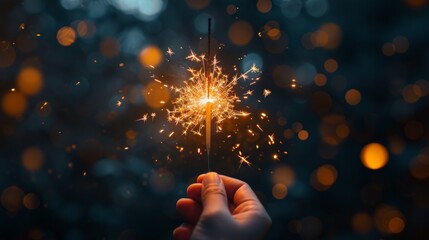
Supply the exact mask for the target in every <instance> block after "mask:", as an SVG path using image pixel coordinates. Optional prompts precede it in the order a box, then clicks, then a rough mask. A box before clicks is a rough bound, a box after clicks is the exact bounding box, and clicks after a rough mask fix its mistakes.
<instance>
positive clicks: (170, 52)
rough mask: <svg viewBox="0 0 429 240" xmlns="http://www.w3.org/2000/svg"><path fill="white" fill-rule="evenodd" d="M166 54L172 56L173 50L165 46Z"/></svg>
mask: <svg viewBox="0 0 429 240" xmlns="http://www.w3.org/2000/svg"><path fill="white" fill-rule="evenodd" d="M166 54H167V55H168V56H170V57H171V56H172V55H174V54H175V53H174V52H173V50H171V48H167V52H166Z"/></svg>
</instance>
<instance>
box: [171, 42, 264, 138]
mask: <svg viewBox="0 0 429 240" xmlns="http://www.w3.org/2000/svg"><path fill="white" fill-rule="evenodd" d="M186 59H188V60H190V61H194V62H201V63H202V67H201V68H200V69H194V68H188V69H187V71H188V72H189V74H190V77H189V78H188V79H186V80H184V81H183V86H182V87H178V88H175V92H176V93H177V94H178V97H177V98H176V99H175V100H173V105H174V107H173V109H169V110H167V112H168V120H169V121H170V122H174V123H175V124H176V125H181V126H182V127H183V129H184V133H188V132H193V133H195V134H197V135H199V133H201V130H202V128H203V127H204V126H205V120H206V106H207V103H210V104H211V120H214V121H215V123H216V125H217V126H219V125H220V124H221V123H222V122H223V121H224V120H226V119H235V118H238V117H246V116H248V115H249V113H247V112H244V111H238V110H236V109H235V105H236V103H237V102H240V101H241V100H240V98H239V97H238V96H237V95H236V94H235V91H234V90H235V86H236V85H237V84H238V81H239V80H240V79H243V80H245V78H248V76H247V73H249V72H253V71H258V70H259V69H258V68H257V67H255V66H252V68H251V69H250V70H248V71H247V72H245V73H243V74H241V75H240V77H237V76H234V77H232V78H230V77H229V76H228V75H226V74H224V73H223V72H222V68H221V67H219V66H218V65H217V64H218V63H219V61H218V60H217V59H216V57H215V58H214V60H213V65H212V71H211V72H210V73H209V74H210V77H211V83H210V89H209V91H210V94H207V83H206V71H207V70H206V68H205V64H204V63H205V61H206V59H205V56H204V55H202V56H197V55H196V54H195V53H194V52H193V51H192V50H191V53H190V54H189V55H188V56H187V57H186ZM248 93H249V92H248ZM250 93H251V92H250ZM208 96H209V97H208ZM217 129H219V128H217Z"/></svg>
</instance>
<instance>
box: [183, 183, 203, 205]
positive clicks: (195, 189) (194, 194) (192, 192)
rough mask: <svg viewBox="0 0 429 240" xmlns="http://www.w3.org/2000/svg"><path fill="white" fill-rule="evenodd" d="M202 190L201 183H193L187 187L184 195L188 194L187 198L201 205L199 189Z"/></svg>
mask: <svg viewBox="0 0 429 240" xmlns="http://www.w3.org/2000/svg"><path fill="white" fill-rule="evenodd" d="M202 188H203V184H201V183H193V184H191V185H189V187H188V189H187V190H186V193H187V194H188V198H190V199H192V200H194V201H196V202H198V203H201V189H202Z"/></svg>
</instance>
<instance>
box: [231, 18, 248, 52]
mask: <svg viewBox="0 0 429 240" xmlns="http://www.w3.org/2000/svg"><path fill="white" fill-rule="evenodd" d="M228 36H229V40H230V41H231V42H232V43H233V44H235V45H237V46H244V45H247V44H248V43H249V42H250V41H251V40H252V38H253V28H252V26H251V25H250V24H249V23H248V22H246V21H243V20H239V21H235V22H234V23H233V24H231V26H230V27H229V31H228Z"/></svg>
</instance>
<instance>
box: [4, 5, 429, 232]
mask: <svg viewBox="0 0 429 240" xmlns="http://www.w3.org/2000/svg"><path fill="white" fill-rule="evenodd" d="M207 17H212V19H213V33H212V49H213V51H216V52H217V55H218V58H219V59H220V61H221V63H220V65H221V66H222V67H223V70H224V73H226V74H228V75H233V74H235V73H240V72H244V71H246V70H247V69H248V68H249V66H250V65H249V64H251V63H253V62H254V63H256V64H257V65H258V67H260V68H261V70H262V73H261V74H260V75H258V74H254V75H252V76H251V77H253V78H256V77H260V80H259V81H258V82H257V84H255V85H254V86H252V89H253V90H254V93H255V94H254V95H253V96H251V97H250V100H248V101H245V102H244V103H243V104H237V109H240V108H244V109H247V111H249V112H251V113H252V115H254V116H256V117H255V118H253V119H246V120H239V119H236V120H227V121H225V123H224V124H225V127H224V132H223V133H217V134H215V135H214V137H213V145H214V148H213V156H212V170H214V171H217V172H219V173H222V174H226V175H230V176H233V177H236V178H240V179H242V180H244V181H246V182H248V183H249V184H250V185H251V187H252V188H253V189H254V190H255V192H256V193H257V194H258V196H259V197H260V199H261V201H262V202H263V204H264V206H265V207H266V209H267V211H268V212H269V214H270V216H271V217H272V219H273V226H272V229H271V230H270V233H269V235H268V236H269V237H268V238H269V239H427V236H428V234H429V232H428V230H427V226H428V224H429V221H428V218H427V216H428V214H429V188H428V187H429V186H428V183H429V182H428V178H429V148H428V144H427V142H428V139H429V131H428V129H429V121H428V117H429V114H428V110H429V109H428V106H429V104H428V97H427V95H428V94H429V82H428V81H427V79H428V69H429V47H428V46H429V45H428V43H427V41H428V39H429V38H428V36H429V31H428V23H429V3H428V1H427V0H378V1H371V0H368V1H354V0H342V1H333V0H272V1H269V0H259V1H247V0H236V1H226V0H218V1H214V0H213V1H209V0H204V1H196V0H187V1H175V0H169V1H167V0H154V1H146V0H141V1H134V0H61V1H42V0H25V1H7V0H2V1H1V2H0V101H1V111H0V136H1V138H0V152H1V154H0V192H1V207H0V238H1V239H171V238H172V230H173V229H174V228H175V226H177V225H179V224H180V223H181V219H180V217H179V216H178V214H177V213H176V212H175V202H176V201H177V199H179V198H181V197H184V196H185V192H186V187H187V186H188V185H189V184H190V183H192V182H193V181H195V177H196V176H198V175H199V174H201V173H204V172H205V171H207V169H206V157H205V155H204V154H198V153H196V149H197V148H200V149H201V151H204V138H203V137H200V136H195V135H192V134H188V135H186V136H180V134H177V133H178V132H180V127H179V126H175V125H174V124H173V123H170V122H168V121H167V119H166V113H165V109H166V108H171V106H172V103H171V99H170V100H169V101H167V103H166V105H165V107H163V108H159V107H155V108H154V106H152V105H151V104H150V101H149V100H148V99H147V98H145V97H144V96H143V95H144V92H145V91H146V92H147V89H146V88H145V87H146V86H148V85H149V84H150V83H153V82H154V81H153V78H157V79H160V80H162V81H163V82H164V83H166V84H169V85H179V86H180V83H181V82H182V81H183V80H184V79H186V78H187V77H189V75H188V73H187V72H186V67H187V66H193V67H198V65H195V63H191V62H189V61H186V60H185V59H184V58H185V57H186V55H187V54H188V53H189V49H194V50H195V51H196V52H198V53H202V52H204V51H205V48H206V24H207V23H206V19H207ZM237 23H239V25H234V24H237ZM240 24H241V25H240ZM234 26H235V27H236V28H234ZM237 26H238V27H237ZM63 27H69V28H66V29H63V30H64V31H61V30H60V29H61V28H63ZM65 45H68V46H65ZM148 46H152V47H154V48H155V49H158V50H160V51H161V52H160V53H161V54H159V53H157V54H155V55H154V56H153V55H151V56H149V59H153V58H156V56H161V57H162V61H161V63H159V65H157V66H155V68H152V67H148V66H147V65H145V62H144V61H139V59H141V57H142V55H144V54H145V52H144V50H145V49H147V47H148ZM168 47H170V48H171V49H172V50H173V51H174V52H175V54H174V55H172V56H169V55H167V54H166V51H167V49H168ZM219 48H220V49H219ZM246 57H247V59H246ZM234 65H236V67H237V68H238V70H237V71H235V70H234ZM293 79H296V82H294V81H293ZM263 89H269V90H270V91H271V92H272V93H271V94H270V95H269V96H268V97H267V98H263V97H262V91H263ZM238 90H239V91H243V89H241V87H240V88H238ZM350 90H352V91H350ZM155 94H157V91H155ZM170 95H171V98H174V94H173V93H170ZM359 96H360V97H359ZM259 99H261V100H262V101H261V102H258V101H257V100H259ZM118 103H119V104H118ZM118 105H119V106H118ZM152 112H153V113H156V114H157V115H156V117H155V118H154V119H153V120H152V119H151V118H150V117H149V120H148V121H147V122H146V123H144V122H143V121H136V119H139V118H141V117H142V116H143V115H144V114H146V113H148V114H150V113H152ZM261 112H264V113H267V114H268V115H269V116H270V118H269V120H263V121H259V120H257V119H258V117H257V116H259V114H260V113H261ZM256 123H260V124H261V125H262V126H263V128H264V130H265V131H264V132H260V131H257V129H256V132H257V133H256V135H254V136H253V135H249V134H248V133H247V129H249V128H251V127H250V126H254V124H256ZM253 128H254V127H253ZM160 129H166V130H165V132H166V133H169V132H171V131H175V132H176V134H175V135H174V136H173V137H171V138H168V137H167V135H166V134H165V133H164V134H159V130H160ZM254 130H255V129H254ZM271 133H274V134H275V137H276V144H274V145H269V144H268V143H267V135H268V134H271ZM229 134H231V135H233V136H232V137H231V138H227V135H229ZM235 143H240V144H241V148H240V150H241V151H242V155H243V156H248V155H249V159H248V160H249V161H250V162H251V163H252V166H247V165H246V164H244V163H243V164H240V159H239V158H238V157H237V154H238V150H236V151H231V147H232V146H233V144H235ZM371 143H378V145H374V144H373V145H368V144H371ZM256 144H258V145H260V148H259V149H256V147H255V145H256ZM380 144H381V145H380ZM365 146H370V147H371V146H373V148H366V149H367V150H368V149H369V150H368V152H369V153H372V157H371V156H370V157H369V158H367V157H365V156H363V155H362V154H361V153H364V152H365V151H363V149H365V148H364V147H365ZM374 146H375V147H374ZM180 147H183V148H184V150H183V151H180ZM383 149H385V150H387V154H388V161H387V163H386V165H381V166H380V167H381V168H380V169H370V168H368V167H365V166H366V165H364V164H363V163H366V161H369V162H370V163H371V162H374V163H378V162H380V161H381V160H380V159H382V158H383V156H385V155H386V154H385V153H384V152H383ZM274 154H277V155H278V159H274V157H273V156H274Z"/></svg>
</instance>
